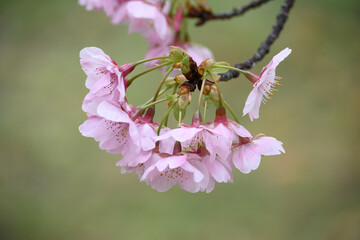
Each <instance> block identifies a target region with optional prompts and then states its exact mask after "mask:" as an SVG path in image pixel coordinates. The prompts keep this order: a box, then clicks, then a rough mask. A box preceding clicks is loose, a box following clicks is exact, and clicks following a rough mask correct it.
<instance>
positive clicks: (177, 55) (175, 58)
mask: <svg viewBox="0 0 360 240" xmlns="http://www.w3.org/2000/svg"><path fill="white" fill-rule="evenodd" d="M183 57H184V52H183V51H182V50H181V48H179V47H175V46H171V47H170V51H169V60H170V61H171V62H173V63H178V62H181V61H182V59H183Z"/></svg>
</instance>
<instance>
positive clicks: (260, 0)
mask: <svg viewBox="0 0 360 240" xmlns="http://www.w3.org/2000/svg"><path fill="white" fill-rule="evenodd" d="M269 1H271V0H255V1H252V2H250V3H248V4H246V5H244V6H242V7H239V8H234V9H233V10H232V11H230V12H222V13H218V14H214V13H212V12H211V11H204V9H191V10H190V11H189V15H188V16H189V17H193V18H199V21H198V22H197V23H196V26H201V25H203V24H205V23H206V22H207V21H210V20H222V19H230V18H232V17H235V16H240V15H243V14H244V13H245V12H247V11H248V10H250V9H254V8H257V7H260V6H261V5H262V4H264V3H267V2H269Z"/></svg>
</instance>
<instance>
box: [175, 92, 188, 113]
mask: <svg viewBox="0 0 360 240" xmlns="http://www.w3.org/2000/svg"><path fill="white" fill-rule="evenodd" d="M190 103H191V93H187V94H184V95H180V96H179V99H178V102H177V105H178V108H179V109H180V110H184V109H186V108H187V106H188V105H189V104H190Z"/></svg>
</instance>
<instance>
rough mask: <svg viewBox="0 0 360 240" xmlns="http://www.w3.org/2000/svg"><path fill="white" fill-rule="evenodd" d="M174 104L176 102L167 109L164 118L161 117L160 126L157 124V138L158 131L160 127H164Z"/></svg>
mask: <svg viewBox="0 0 360 240" xmlns="http://www.w3.org/2000/svg"><path fill="white" fill-rule="evenodd" d="M176 102H177V101H175V102H173V104H171V106H170V107H169V108H168V110H167V112H166V114H165V116H164V117H163V119H161V122H160V124H159V128H158V130H157V135H158V136H159V134H160V131H161V128H162V126H163V125H164V122H165V121H167V118H168V116H169V114H170V111H171V110H172V109H173V108H174V106H175V104H176Z"/></svg>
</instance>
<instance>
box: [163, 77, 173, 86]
mask: <svg viewBox="0 0 360 240" xmlns="http://www.w3.org/2000/svg"><path fill="white" fill-rule="evenodd" d="M164 84H165V86H168V87H172V86H174V84H175V80H174V78H173V77H169V78H167V79H166V80H165V83H164Z"/></svg>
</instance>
